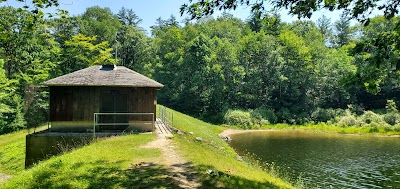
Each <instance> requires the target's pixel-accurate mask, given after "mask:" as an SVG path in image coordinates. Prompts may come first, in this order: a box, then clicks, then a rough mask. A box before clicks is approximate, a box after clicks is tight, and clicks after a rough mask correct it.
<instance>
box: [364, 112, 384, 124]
mask: <svg viewBox="0 0 400 189" xmlns="http://www.w3.org/2000/svg"><path fill="white" fill-rule="evenodd" d="M360 118H361V121H362V124H370V123H372V122H376V123H381V122H382V121H383V119H382V116H381V115H378V114H376V113H374V112H372V111H365V112H364V113H363V115H362V116H361V117H360Z"/></svg>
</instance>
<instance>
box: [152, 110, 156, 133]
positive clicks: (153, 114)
mask: <svg viewBox="0 0 400 189" xmlns="http://www.w3.org/2000/svg"><path fill="white" fill-rule="evenodd" d="M151 119H152V122H151V124H152V125H153V132H154V130H155V127H154V126H155V123H154V113H152V114H151Z"/></svg>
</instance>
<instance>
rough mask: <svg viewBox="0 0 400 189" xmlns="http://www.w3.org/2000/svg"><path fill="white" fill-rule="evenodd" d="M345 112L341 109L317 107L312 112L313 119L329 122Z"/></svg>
mask: <svg viewBox="0 0 400 189" xmlns="http://www.w3.org/2000/svg"><path fill="white" fill-rule="evenodd" d="M342 114H343V110H341V109H336V110H335V109H332V108H328V109H324V108H317V109H315V110H314V111H313V113H312V114H311V119H312V120H313V121H316V122H327V121H329V120H333V119H334V118H335V117H338V116H340V115H342Z"/></svg>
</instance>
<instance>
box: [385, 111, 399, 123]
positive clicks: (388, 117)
mask: <svg viewBox="0 0 400 189" xmlns="http://www.w3.org/2000/svg"><path fill="white" fill-rule="evenodd" d="M383 119H384V120H385V122H386V123H388V124H390V125H396V124H398V123H400V115H399V114H398V113H394V112H391V113H387V114H385V115H384V116H383Z"/></svg>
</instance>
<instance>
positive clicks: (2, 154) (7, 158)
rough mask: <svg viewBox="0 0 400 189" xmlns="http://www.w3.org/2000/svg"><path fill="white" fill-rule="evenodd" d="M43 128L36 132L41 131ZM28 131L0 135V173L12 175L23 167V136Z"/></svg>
mask: <svg viewBox="0 0 400 189" xmlns="http://www.w3.org/2000/svg"><path fill="white" fill-rule="evenodd" d="M45 128H47V127H45V126H43V127H40V128H38V129H37V130H38V131H39V130H43V129H45ZM27 134H28V130H21V131H17V132H13V133H9V134H5V135H0V172H2V173H6V174H10V175H14V174H17V173H19V172H21V171H22V170H24V167H25V136H26V135H27Z"/></svg>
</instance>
